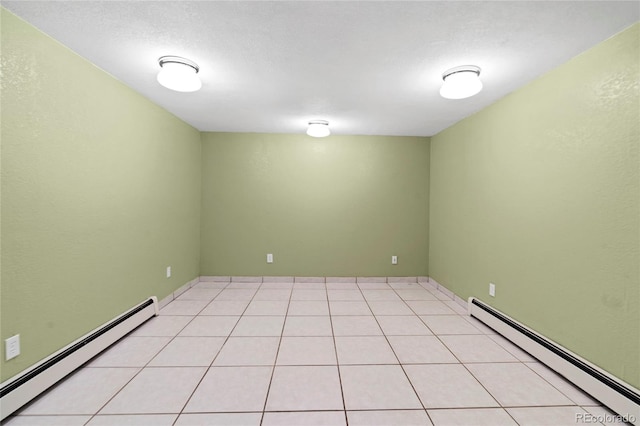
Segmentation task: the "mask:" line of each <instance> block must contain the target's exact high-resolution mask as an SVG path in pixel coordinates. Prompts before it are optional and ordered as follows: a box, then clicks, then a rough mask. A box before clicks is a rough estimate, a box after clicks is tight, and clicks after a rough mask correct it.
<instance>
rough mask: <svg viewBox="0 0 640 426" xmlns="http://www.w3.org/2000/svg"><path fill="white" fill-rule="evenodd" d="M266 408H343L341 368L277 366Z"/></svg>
mask: <svg viewBox="0 0 640 426" xmlns="http://www.w3.org/2000/svg"><path fill="white" fill-rule="evenodd" d="M266 410H267V411H292V410H344V406H343V404H342V393H341V391H340V379H339V377H338V368H337V367H336V366H313V367H276V368H275V371H274V372H273V379H272V381H271V388H270V389H269V398H268V399H267V406H266Z"/></svg>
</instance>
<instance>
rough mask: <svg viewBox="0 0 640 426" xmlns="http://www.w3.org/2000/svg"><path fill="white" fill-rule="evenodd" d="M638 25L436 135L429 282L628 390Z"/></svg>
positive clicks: (639, 284)
mask: <svg viewBox="0 0 640 426" xmlns="http://www.w3.org/2000/svg"><path fill="white" fill-rule="evenodd" d="M639 30H640V26H639V25H635V26H633V27H632V28H630V29H627V30H626V31H624V32H622V33H620V34H618V35H617V36H615V37H613V38H611V39H609V40H607V41H605V42H603V43H601V44H600V45H598V46H596V47H594V48H592V49H591V50H589V51H587V52H585V53H583V54H581V55H580V56H578V57H576V58H573V59H572V60H571V61H569V62H568V63H566V64H564V65H562V66H561V67H559V68H557V69H555V70H553V71H551V72H549V73H548V74H546V75H544V76H542V77H540V78H539V79H537V80H536V81H534V82H533V83H531V84H529V85H528V86H526V87H524V88H522V89H521V90H518V91H517V92H515V93H513V94H511V95H509V96H507V97H505V98H504V99H502V100H500V101H499V102H497V103H495V104H493V105H492V106H490V107H488V108H486V109H485V110H483V111H481V112H479V113H477V114H475V115H474V116H471V117H469V118H467V119H465V120H463V121H461V122H459V123H458V124H456V125H454V126H452V127H450V128H449V129H447V130H445V131H443V132H441V133H439V134H437V135H435V136H434V137H433V138H432V140H431V177H430V179H431V198H430V213H431V214H430V258H429V260H430V261H429V272H430V275H431V276H432V277H433V278H434V279H436V280H437V281H438V282H439V283H440V284H442V285H444V286H446V287H447V288H449V289H451V290H452V291H454V292H455V293H457V294H458V295H459V296H461V297H464V298H466V297H468V296H476V297H479V298H481V299H482V300H484V301H486V302H488V303H490V304H491V305H493V306H495V307H496V308H498V309H500V310H502V311H504V312H505V313H507V314H509V315H511V316H513V317H515V318H516V319H518V320H520V321H521V322H523V323H525V324H526V325H528V326H530V327H532V328H534V329H536V330H538V331H539V332H541V333H543V334H544V335H546V336H548V337H550V338H551V339H553V340H555V341H557V342H558V343H560V344H562V345H564V346H565V347H567V348H569V349H570V350H572V351H574V352H577V353H578V354H580V355H581V356H583V357H584V358H586V359H588V360H589V361H591V362H593V363H595V364H597V365H599V366H600V367H602V368H604V369H606V370H608V371H609V372H611V373H612V374H614V375H616V376H618V377H620V378H622V379H623V380H625V381H627V382H628V383H631V384H632V385H634V386H636V387H640V377H639V375H640V372H639V367H640V364H639V363H638V360H639V359H640V350H639V346H640V343H639V337H640V314H639V310H638V309H639V306H640V303H639V302H640V300H639V296H638V292H639V288H640V273H639V263H640V262H639V260H640V254H639V247H640V240H639V237H640V207H639V206H640V175H639V167H640V157H639V154H638V152H639V149H640V136H639V135H640V131H639V123H640V120H639V117H640V109H639V105H640V98H639V88H638V82H639V81H640V79H639V77H640V75H639V70H640V63H639V60H638V57H639V51H640V50H639V49H640V47H639V43H638V41H639V40H640V34H639V32H640V31H639ZM490 282H493V283H495V284H496V296H495V298H492V297H489V295H488V288H489V283H490Z"/></svg>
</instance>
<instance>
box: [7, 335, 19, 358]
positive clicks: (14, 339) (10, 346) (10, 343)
mask: <svg viewBox="0 0 640 426" xmlns="http://www.w3.org/2000/svg"><path fill="white" fill-rule="evenodd" d="M4 350H5V354H4V355H5V356H4V359H5V360H6V361H9V360H10V359H12V358H15V357H17V356H18V355H20V335H19V334H16V335H15V336H11V337H9V338H8V339H5V341H4Z"/></svg>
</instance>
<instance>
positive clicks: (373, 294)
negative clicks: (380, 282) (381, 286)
mask: <svg viewBox="0 0 640 426" xmlns="http://www.w3.org/2000/svg"><path fill="white" fill-rule="evenodd" d="M362 294H363V296H364V298H365V299H366V300H367V301H372V300H396V301H399V300H401V299H400V297H399V296H398V295H397V294H396V292H395V291H393V290H392V289H389V290H362Z"/></svg>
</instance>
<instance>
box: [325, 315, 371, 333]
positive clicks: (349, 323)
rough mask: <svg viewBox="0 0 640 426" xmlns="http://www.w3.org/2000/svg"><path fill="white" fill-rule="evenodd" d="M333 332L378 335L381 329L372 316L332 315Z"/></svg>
mask: <svg viewBox="0 0 640 426" xmlns="http://www.w3.org/2000/svg"><path fill="white" fill-rule="evenodd" d="M331 322H332V323H333V333H334V335H336V336H380V335H382V330H381V329H380V326H379V325H378V322H377V321H376V319H375V318H374V317H373V316H344V317H343V316H339V317H338V316H337V317H332V318H331Z"/></svg>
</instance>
